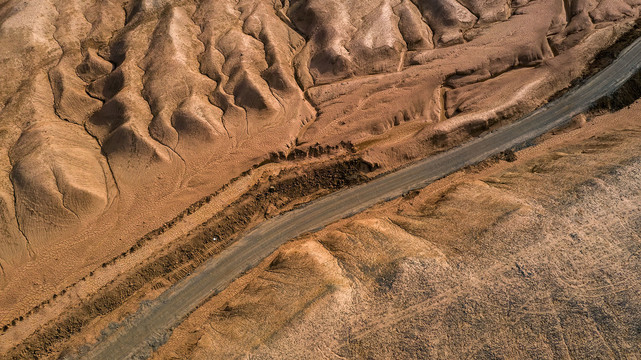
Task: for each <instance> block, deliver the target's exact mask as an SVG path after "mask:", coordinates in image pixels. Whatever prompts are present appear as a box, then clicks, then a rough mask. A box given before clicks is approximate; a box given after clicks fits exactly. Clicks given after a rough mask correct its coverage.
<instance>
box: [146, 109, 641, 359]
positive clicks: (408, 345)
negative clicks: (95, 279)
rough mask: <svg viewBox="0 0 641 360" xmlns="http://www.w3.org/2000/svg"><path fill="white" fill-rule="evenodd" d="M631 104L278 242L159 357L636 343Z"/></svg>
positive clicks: (601, 353) (636, 156) (630, 346)
mask: <svg viewBox="0 0 641 360" xmlns="http://www.w3.org/2000/svg"><path fill="white" fill-rule="evenodd" d="M640 110H641V103H639V102H637V103H635V104H634V105H632V107H631V108H628V109H624V110H621V111H619V112H616V113H612V114H606V115H601V116H598V117H596V118H594V119H592V120H591V121H590V122H588V123H583V122H582V121H577V122H575V126H574V128H569V129H566V130H562V131H558V132H557V133H555V134H550V135H547V136H546V137H545V138H543V139H541V143H539V144H538V145H537V146H534V147H530V148H528V149H526V150H523V151H520V152H518V153H517V154H516V155H517V160H516V161H514V162H506V161H503V160H488V161H486V162H484V163H483V164H480V165H478V166H475V167H473V168H470V169H466V170H463V171H460V172H458V173H456V174H453V175H452V176H450V177H448V178H445V179H443V180H440V181H438V182H437V183H435V184H433V185H430V186H428V187H427V188H425V189H423V190H421V191H416V192H413V193H411V194H408V195H407V196H405V197H403V198H399V199H397V200H394V201H391V202H389V203H385V204H381V205H378V206H376V207H375V208H372V209H371V210H369V211H367V212H365V213H362V214H360V215H357V216H355V217H353V218H349V219H345V220H342V221H340V222H338V223H336V224H334V225H331V226H329V227H328V228H326V229H324V230H322V231H320V232H318V233H316V234H313V235H309V236H305V237H302V238H300V239H297V240H295V241H292V242H290V243H288V244H287V245H285V246H283V247H282V248H281V249H280V250H279V251H277V252H276V253H274V254H273V255H272V256H270V257H269V258H268V259H266V260H265V261H263V263H262V264H261V265H260V266H259V267H257V268H256V269H254V270H252V271H251V272H249V273H248V274H247V275H245V276H243V277H242V278H240V279H239V280H237V281H236V282H235V283H234V284H232V286H230V287H229V288H228V289H227V290H225V291H224V292H222V293H221V294H219V295H217V296H215V297H214V298H212V299H211V300H210V301H209V302H208V303H207V304H205V305H203V306H202V307H201V308H199V309H198V310H197V311H196V312H194V313H193V314H192V315H191V316H190V317H189V318H188V319H187V320H186V321H185V322H183V323H182V324H181V325H180V326H179V327H178V328H177V329H176V330H174V332H173V335H172V337H171V338H170V339H169V341H168V343H167V344H166V345H164V346H163V347H161V348H160V351H159V352H157V353H156V354H155V355H154V358H156V359H182V358H190V359H210V358H258V359H299V358H329V359H339V358H372V359H390V358H443V359H452V358H470V357H471V358H510V359H517V358H521V359H530V358H549V359H565V358H567V359H570V358H602V357H603V358H612V357H614V358H618V357H622V358H626V357H635V356H639V355H640V353H639V349H640V348H641V335H640V334H639V331H638V323H639V314H641V312H640V311H639V310H640V308H641V304H640V303H639V296H638V294H639V291H641V288H640V285H639V280H640V279H639V271H638V270H639V266H641V261H640V259H639V251H640V249H641V248H640V245H639V244H640V242H639V240H641V239H640V238H639V233H640V230H641V227H640V226H641V222H640V219H641V209H640V208H639V201H640V200H641V199H640V198H639V196H640V194H641V172H640V169H641V166H640V165H641V147H640V146H639V145H640V144H641V117H640V116H639V111H640Z"/></svg>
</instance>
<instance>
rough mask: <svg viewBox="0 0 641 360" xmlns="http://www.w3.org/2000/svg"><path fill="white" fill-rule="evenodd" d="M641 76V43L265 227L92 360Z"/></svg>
mask: <svg viewBox="0 0 641 360" xmlns="http://www.w3.org/2000/svg"><path fill="white" fill-rule="evenodd" d="M640 68H641V39H637V41H635V42H634V43H633V44H632V45H630V46H629V47H628V48H627V49H626V50H624V52H622V53H621V55H620V56H619V58H618V59H617V60H616V61H615V62H614V63H613V64H612V65H610V66H609V67H608V68H606V69H604V70H603V71H601V72H599V73H598V74H597V75H595V76H594V77H593V78H591V79H590V80H588V81H587V82H585V83H584V84H583V85H582V86H580V87H578V88H576V89H573V90H572V91H570V92H568V93H567V94H566V95H565V96H563V97H561V98H560V99H558V100H556V101H554V102H552V103H550V104H548V105H546V106H544V107H542V108H541V109H539V110H537V111H535V112H534V113H532V114H530V115H529V116H527V117H525V118H523V119H522V120H519V121H518V122H516V123H514V124H512V125H509V126H506V127H503V128H501V129H499V130H497V131H495V132H493V133H490V134H488V135H486V136H483V137H482V138H478V139H476V140H474V141H472V142H469V143H466V144H464V145H462V146H460V147H458V148H455V149H453V150H451V151H448V152H445V153H442V154H440V155H437V156H434V157H430V158H428V159H425V160H422V161H420V162H418V163H416V164H414V165H412V166H409V167H406V168H404V169H401V170H399V171H397V172H394V173H391V174H389V175H386V176H384V177H381V178H378V179H376V180H374V181H371V182H369V183H367V184H364V185H360V186H357V187H353V188H350V189H346V190H342V191H339V192H337V193H334V194H331V195H328V196H326V197H324V198H321V199H318V200H316V201H314V202H312V203H310V204H308V205H307V206H305V207H303V208H300V209H297V210H294V211H291V212H289V213H286V214H283V215H281V216H278V217H275V218H273V219H271V220H269V221H266V222H264V223H263V224H262V225H259V226H258V227H256V228H255V229H253V230H251V231H250V232H249V233H247V234H246V235H245V236H244V237H243V238H242V239H240V240H238V241H237V242H236V243H235V244H233V245H232V246H231V247H229V248H228V249H227V250H225V251H224V252H222V253H221V254H219V255H218V256H215V257H213V258H211V259H209V260H208V261H207V262H206V263H205V264H203V265H202V266H201V267H200V268H199V269H198V270H197V271H196V272H195V273H194V274H193V275H192V276H190V277H188V278H185V279H183V280H182V281H180V282H179V283H177V284H176V285H175V286H173V287H172V288H170V289H169V290H167V291H166V292H165V293H163V294H162V295H161V296H160V297H159V298H158V299H157V300H156V301H154V302H153V303H152V304H151V305H150V306H149V307H148V308H146V309H145V310H144V311H141V313H140V314H138V316H137V317H136V318H135V319H134V320H132V321H131V322H130V323H129V324H128V325H126V326H123V327H121V328H120V329H119V330H118V331H116V332H115V333H113V334H112V335H110V336H108V337H107V338H106V340H103V341H102V342H100V343H99V344H98V345H97V346H96V347H94V349H92V350H91V351H90V352H89V353H88V355H86V358H87V359H125V358H128V357H131V356H132V354H139V353H141V352H143V353H144V352H145V351H148V349H149V343H150V342H154V341H155V340H154V339H159V338H162V336H163V335H164V334H166V333H167V330H169V329H171V328H172V327H174V326H176V325H177V324H179V323H180V322H181V320H182V319H184V317H185V316H186V315H187V314H189V313H190V312H191V311H192V310H194V309H195V308H196V307H198V306H199V305H200V304H202V303H203V302H204V301H205V300H206V299H207V298H209V297H210V296H212V295H213V294H214V293H215V292H217V291H220V290H223V289H224V288H225V287H226V286H227V285H228V284H229V283H230V282H231V281H233V280H234V279H235V278H236V277H237V276H239V275H240V274H241V273H242V272H243V271H244V270H246V269H247V268H249V267H252V266H255V265H257V264H258V263H259V262H260V261H261V260H262V259H264V258H265V257H267V256H268V255H269V254H271V253H272V252H273V251H275V250H276V249H277V248H278V247H279V246H280V245H282V244H283V243H285V242H286V241H288V240H290V239H292V238H295V237H297V236H299V235H301V234H303V233H305V232H308V231H311V230H314V229H318V228H321V227H324V226H326V225H328V224H330V223H332V222H334V221H336V220H339V219H341V218H344V217H347V216H349V215H353V214H356V213H358V212H360V211H363V210H365V209H367V208H368V207H370V206H372V205H374V204H376V203H379V202H382V201H385V200H388V199H392V198H395V197H398V196H400V195H402V194H404V193H405V192H407V191H410V190H413V189H419V188H422V187H425V186H426V185H428V184H430V183H431V182H433V181H435V180H437V179H439V178H442V177H444V176H446V175H448V174H451V173H453V172H455V171H457V170H459V169H461V168H463V167H465V166H468V165H472V164H475V163H477V162H480V161H482V160H484V159H486V158H488V157H490V156H492V155H494V154H496V153H499V152H501V151H504V150H506V149H508V148H511V147H513V146H516V145H519V144H522V143H524V142H526V141H528V140H531V139H534V138H536V137H537V136H540V135H541V134H543V133H545V132H548V131H550V130H552V129H554V128H557V127H559V126H562V125H564V124H566V123H567V122H568V121H569V120H570V118H571V117H572V116H574V115H576V114H578V113H581V112H583V111H585V110H587V108H588V107H589V106H590V104H592V103H594V102H595V101H596V100H598V99H599V98H601V97H602V96H604V95H606V94H609V93H612V92H613V91H615V90H616V89H618V88H619V87H620V86H621V85H622V84H623V83H624V82H625V81H626V80H627V79H629V78H630V76H632V75H633V74H634V73H635V72H636V71H638V70H639V69H640Z"/></svg>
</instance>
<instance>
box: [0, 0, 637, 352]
mask: <svg viewBox="0 0 641 360" xmlns="http://www.w3.org/2000/svg"><path fill="white" fill-rule="evenodd" d="M639 5H641V3H640V2H638V1H637V0H601V1H582V0H579V1H571V0H567V1H563V2H561V1H556V0H554V1H552V0H535V1H527V0H524V1H521V0H518V1H514V2H510V1H486V0H460V1H457V0H413V1H409V0H372V1H334V0H331V1H328V0H322V1H321V0H307V1H303V0H300V1H299V0H291V1H287V0H285V1H273V0H199V1H195V0H183V1H177V0H154V1H152V0H130V1H126V0H105V1H102V0H96V1H81V0H66V1H62V0H38V1H35V0H28V1H18V0H0V68H1V69H2V71H0V83H1V84H2V85H3V86H2V87H1V89H0V150H1V151H0V170H2V174H4V176H2V177H0V326H4V328H3V330H2V331H3V333H2V334H1V335H0V336H2V337H4V338H3V339H2V338H0V340H2V341H0V352H4V351H7V350H8V349H9V348H11V347H12V346H15V345H17V344H19V343H21V342H22V341H23V340H25V339H26V338H28V337H29V336H30V335H31V333H32V332H33V331H34V330H36V329H39V328H41V327H42V325H44V324H47V323H48V322H49V321H51V320H53V319H56V318H58V317H59V316H60V315H61V314H65V313H67V314H69V312H68V311H67V309H68V308H73V306H76V308H77V307H78V306H80V305H78V304H83V306H84V307H82V308H81V310H79V315H78V319H82V320H81V321H82V324H83V325H82V326H85V325H87V324H91V326H89V329H90V330H88V331H89V333H91V331H95V330H96V329H102V328H104V326H103V325H105V322H106V321H107V319H106V318H105V319H102V318H101V317H102V316H104V315H106V314H107V313H110V312H111V311H113V310H115V309H118V312H117V313H116V314H115V318H114V319H113V320H116V319H121V318H122V317H123V316H125V315H126V314H127V313H129V312H131V311H133V309H134V308H135V307H136V305H134V303H130V304H129V305H126V306H124V307H121V308H119V307H120V306H121V305H122V304H123V303H124V302H125V300H126V299H128V298H129V297H132V296H133V298H134V299H135V300H140V299H142V298H146V297H152V296H153V294H155V293H157V292H159V291H161V290H162V289H165V288H166V287H168V286H169V285H171V284H172V283H173V282H174V281H175V280H176V279H179V278H181V277H183V276H185V274H187V273H189V272H190V271H191V269H193V268H194V267H195V266H197V265H198V264H199V263H201V262H202V261H203V260H204V259H206V258H207V257H208V256H211V255H212V254H214V253H216V252H218V251H220V249H222V248H223V247H224V246H225V245H227V244H228V242H230V241H232V240H233V238H232V235H235V234H236V233H237V232H238V231H242V230H244V229H246V228H247V227H248V226H250V225H252V224H255V223H257V222H259V221H261V220H262V219H264V218H268V217H270V216H273V215H275V214H277V213H279V212H281V211H284V210H287V209H290V208H292V207H293V206H295V205H296V204H300V203H301V202H304V201H307V200H309V199H311V198H314V197H318V196H321V195H323V194H326V193H327V192H330V191H334V190H336V189H340V188H343V187H345V186H349V185H352V184H357V183H360V182H362V181H365V180H366V179H367V177H368V176H373V175H376V174H379V173H381V172H383V171H389V170H393V169H394V168H397V167H399V166H401V165H403V164H406V163H407V162H409V161H412V160H414V159H417V158H420V157H425V156H428V155H430V154H433V153H435V152H437V151H441V150H443V149H446V148H449V147H452V146H455V145H457V144H460V143H461V142H462V141H464V140H466V139H468V138H470V137H473V136H476V135H478V134H480V133H482V132H484V131H486V130H488V129H492V128H495V127H497V126H500V125H502V124H504V123H505V122H509V121H511V120H513V119H515V118H516V117H518V116H519V115H522V114H525V113H527V112H529V111H531V110H533V109H534V108H536V107H537V106H539V105H540V104H542V103H544V102H545V101H547V99H549V98H550V97H551V96H552V95H554V94H556V93H557V92H559V91H561V90H563V89H565V88H567V87H568V86H569V85H570V84H571V83H572V82H573V81H575V80H576V79H578V78H580V77H582V76H584V75H585V74H586V73H587V72H589V71H590V64H591V62H592V60H593V59H594V57H595V56H596V55H597V54H598V53H599V51H601V50H603V49H605V48H607V47H609V46H611V45H612V44H613V43H614V42H615V41H616V40H617V39H618V38H620V37H621V36H622V35H624V34H626V33H627V32H628V31H629V30H630V29H632V28H633V26H634V25H635V21H636V20H637V18H638V16H639ZM592 65H594V64H592ZM606 130H608V129H605V128H603V131H604V132H605V131H606ZM608 131H609V130H608ZM354 159H356V160H354ZM586 171H587V170H586ZM586 176H587V175H586ZM484 189H485V188H484ZM484 189H477V190H478V191H479V193H485V190H484ZM490 190H492V189H491V188H490ZM473 192H474V191H472V190H470V193H473ZM550 196H552V195H550ZM228 205H229V206H228ZM185 209H186V210H185ZM487 211H488V212H491V211H492V210H487ZM550 211H552V210H550ZM475 216H476V215H475ZM550 216H551V215H550ZM459 219H464V217H460V218H459ZM460 221H463V220H460ZM213 232H217V233H218V234H222V235H228V236H229V237H226V238H225V239H224V240H225V241H224V242H221V243H220V244H213V245H212V244H211V243H209V241H210V239H211V235H212V234H213ZM313 246H316V245H313ZM379 251H383V250H380V249H379ZM386 256H387V255H386ZM389 256H391V255H389ZM335 257H336V256H335V255H332V258H335ZM302 258H305V257H304V256H303V257H302ZM332 261H334V260H332ZM359 261H360V260H359ZM372 266H374V265H372ZM385 266H387V265H385ZM479 266H480V265H479ZM312 270H313V269H311V270H310V271H312ZM379 270H380V269H379ZM379 270H376V271H379ZM332 276H333V275H332ZM354 276H356V275H354ZM451 276H453V277H452V279H454V278H455V277H456V276H459V275H456V274H453V275H451ZM461 276H463V275H461ZM457 279H458V278H456V279H455V280H457ZM452 281H454V280H452ZM457 281H458V280H457ZM301 286H302V285H301ZM350 286H351V285H350ZM301 291H302V290H301ZM328 293H333V292H331V291H330V292H328ZM89 300H91V301H89ZM96 303H97V304H101V305H100V306H94V305H95V304H96ZM73 314H74V315H73V316H76V313H73ZM79 321H80V320H79ZM68 325H69V324H68ZM76 325H77V324H75V323H73V322H72V323H71V325H69V326H70V328H69V329H63V330H59V331H60V332H61V333H62V334H63V335H60V334H58V333H55V334H53V335H51V336H53V337H66V336H68V335H69V334H71V333H75V332H76V331H78V330H79V329H77V327H76ZM488 326H489V325H488ZM56 328H57V329H60V327H56ZM59 335H60V336H59ZM94 335H95V334H94ZM94 335H87V336H88V338H90V339H91V338H92V337H93V336H94ZM363 341H365V340H363ZM390 341H393V340H390ZM49 345H51V344H50V343H47V345H46V346H44V347H43V346H42V344H39V345H38V346H35V345H34V347H33V348H37V351H43V353H46V352H47V351H49V350H46V351H45V350H44V349H45V348H47V349H49ZM362 346H364V347H366V345H362ZM33 348H32V349H33ZM58 350H60V349H58ZM58 350H57V351H58ZM34 351H35V350H34ZM37 351H36V352H37ZM181 351H182V350H181ZM208 351H209V350H208ZM230 351H231V350H230ZM239 351H240V350H239ZM243 351H244V350H243ZM350 351H351V350H350ZM363 354H365V353H363ZM205 356H209V355H205Z"/></svg>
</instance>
